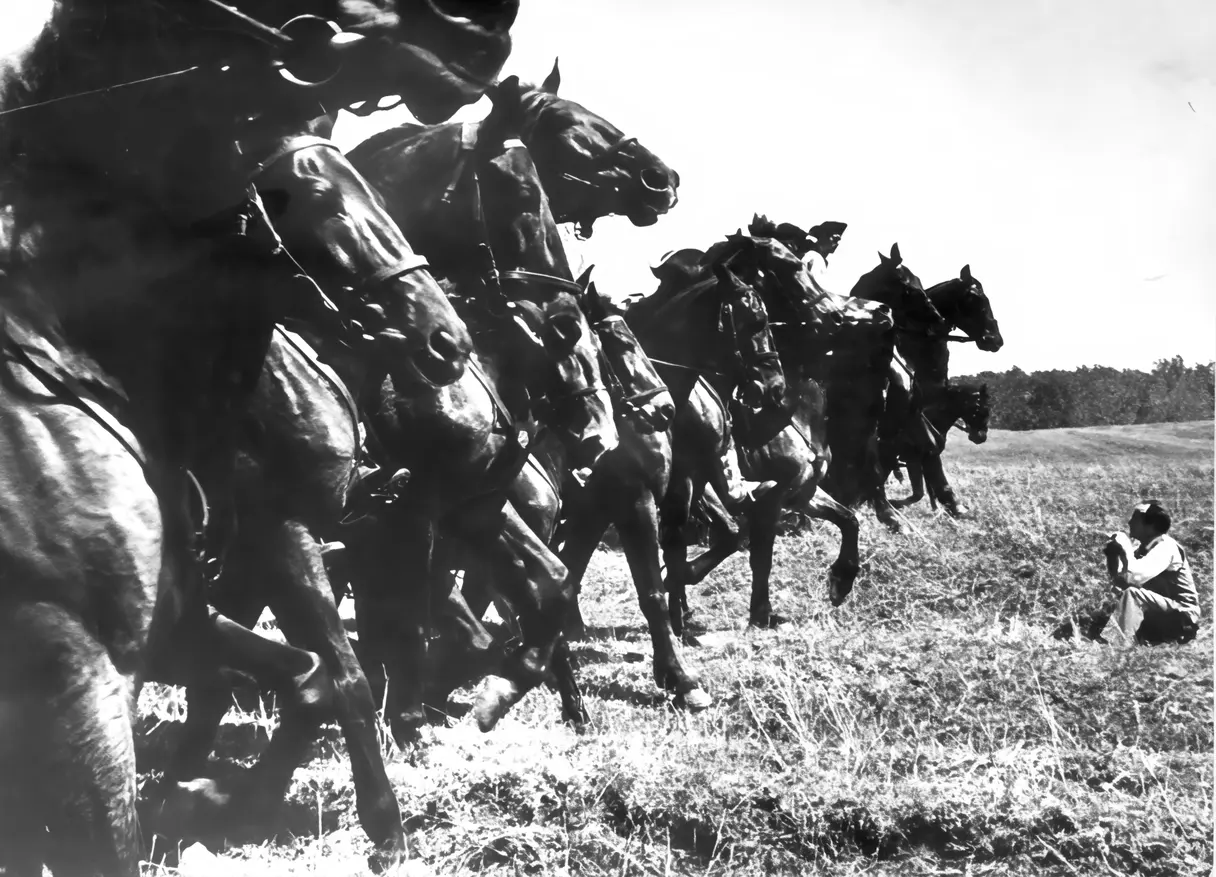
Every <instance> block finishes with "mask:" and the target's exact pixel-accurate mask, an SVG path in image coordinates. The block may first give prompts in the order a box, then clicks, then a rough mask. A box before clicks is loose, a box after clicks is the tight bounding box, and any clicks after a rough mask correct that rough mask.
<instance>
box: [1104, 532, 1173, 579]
mask: <svg viewBox="0 0 1216 877" xmlns="http://www.w3.org/2000/svg"><path fill="white" fill-rule="evenodd" d="M1171 560H1173V552H1172V551H1171V549H1170V546H1169V545H1167V544H1166V543H1164V542H1158V543H1157V544H1156V545H1154V546H1153V547H1152V548H1151V549H1149V552H1148V553H1147V554H1145V555H1144V557H1139V558H1137V557H1136V556H1135V555H1134V554H1132V555H1128V557H1127V569H1125V570H1123V571H1122V572H1120V573H1117V574H1116V575H1115V578H1117V579H1119V580H1120V581H1121V582H1122V584H1123V585H1124V587H1128V588H1137V587H1140V586H1141V585H1143V584H1145V583H1147V582H1150V581H1152V580H1153V579H1155V578H1157V576H1159V575H1161V574H1162V573H1163V572H1165V571H1166V570H1167V569H1169V566H1170V561H1171Z"/></svg>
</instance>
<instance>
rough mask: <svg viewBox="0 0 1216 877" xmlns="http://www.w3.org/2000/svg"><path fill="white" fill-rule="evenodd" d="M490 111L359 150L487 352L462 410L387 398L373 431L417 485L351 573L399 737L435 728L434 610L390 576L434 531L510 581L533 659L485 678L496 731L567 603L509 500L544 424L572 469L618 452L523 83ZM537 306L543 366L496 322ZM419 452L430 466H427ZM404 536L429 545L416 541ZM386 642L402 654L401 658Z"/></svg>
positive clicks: (548, 559) (560, 571) (438, 402)
mask: <svg viewBox="0 0 1216 877" xmlns="http://www.w3.org/2000/svg"><path fill="white" fill-rule="evenodd" d="M493 98H494V102H495V106H494V109H493V111H492V112H491V113H490V115H489V116H487V118H486V119H485V120H483V121H482V122H479V123H467V124H464V125H446V126H439V127H435V128H430V129H420V128H417V127H413V128H410V127H402V128H397V129H393V130H391V131H386V132H384V133H383V134H381V135H377V136H376V137H373V138H371V140H369V141H367V142H366V143H364V144H361V145H360V146H359V147H357V148H356V149H355V150H353V151H352V153H351V158H352V161H354V162H355V164H356V166H358V167H359V168H360V169H361V170H362V171H363V172H364V173H365V174H366V175H367V176H368V178H369V179H371V180H373V181H374V182H375V184H376V185H377V186H378V187H379V189H380V191H381V192H382V193H383V195H384V198H385V201H386V204H387V206H388V209H389V212H390V213H391V214H392V215H393V216H394V218H395V219H396V220H397V221H398V222H399V223H400V224H401V226H402V228H403V229H404V230H405V231H406V233H407V234H409V235H411V238H412V240H414V241H416V242H417V245H418V246H419V247H420V248H423V249H424V250H425V251H426V252H427V253H428V254H429V256H430V258H431V261H432V263H433V264H434V265H435V266H436V270H437V271H438V272H439V273H440V274H442V275H444V276H446V277H448V278H449V279H451V280H453V281H454V282H455V283H456V289H457V291H458V292H460V293H463V294H464V296H465V297H466V300H467V304H468V307H469V309H470V310H469V314H470V316H469V319H470V321H471V323H472V324H473V325H474V335H475V338H477V344H478V351H479V353H480V354H481V356H480V357H479V363H480V366H481V369H480V374H481V377H480V380H481V386H479V387H477V388H475V389H474V390H473V391H471V392H469V393H468V394H467V395H466V396H464V397H462V398H452V399H448V400H444V399H440V398H438V397H437V398H436V399H435V400H434V402H426V401H425V400H424V399H418V400H415V401H412V402H411V400H409V399H406V398H402V397H401V396H400V395H399V394H398V393H396V392H395V391H394V390H393V388H391V387H387V386H386V387H385V388H384V392H383V393H382V394H381V395H380V398H379V399H378V400H376V402H375V403H374V412H373V415H372V418H371V428H372V432H373V434H374V435H375V436H376V439H377V441H378V443H379V444H380V445H381V446H382V447H383V448H384V449H385V455H386V459H391V460H392V461H394V462H393V465H406V466H408V467H409V468H410V469H411V471H412V472H413V473H414V474H413V477H412V480H411V482H410V484H409V486H408V488H407V490H406V491H405V493H404V495H403V498H402V501H401V502H400V503H398V504H396V506H395V508H394V510H393V512H392V514H391V515H384V516H382V517H383V519H384V520H383V524H382V526H380V527H379V528H365V532H369V533H375V534H376V535H375V536H371V537H369V538H368V541H367V542H366V543H364V544H366V546H367V547H366V548H365V549H364V551H363V555H364V556H363V558H361V559H360V560H359V561H357V562H358V565H359V570H358V572H357V573H356V574H355V575H354V576H353V579H354V583H355V586H356V590H355V593H356V601H357V605H358V609H357V612H358V617H359V621H360V631H361V638H362V639H363V641H364V643H365V644H367V646H368V648H369V651H371V652H374V653H375V654H376V655H377V657H378V659H379V660H383V661H384V662H385V664H386V669H387V670H388V677H389V694H388V713H389V716H390V718H391V719H392V721H393V725H394V730H395V733H397V735H398V736H399V737H400V736H403V735H408V734H410V733H412V731H413V729H414V728H416V727H417V725H419V724H420V723H421V722H422V721H423V720H424V714H423V712H422V699H423V694H422V692H423V687H424V682H423V675H424V670H425V666H426V664H425V656H424V652H423V649H424V646H425V643H426V633H427V626H428V623H429V621H430V614H431V613H430V612H429V610H428V608H427V606H426V605H422V606H419V605H417V603H416V602H411V601H416V600H417V599H418V597H419V594H418V593H414V594H406V593H403V592H402V590H401V589H400V587H397V586H395V585H394V582H393V579H394V577H395V576H397V575H399V574H400V571H401V570H403V569H423V570H425V569H427V568H428V567H431V566H433V565H434V564H433V563H432V555H431V542H430V538H429V535H428V534H429V530H428V525H429V523H430V522H435V523H437V524H438V531H439V533H440V534H442V535H444V536H445V537H447V538H449V539H454V540H457V541H458V542H459V544H460V545H461V546H464V548H463V549H462V551H463V553H467V552H468V550H469V549H470V548H471V549H472V550H473V552H474V554H476V555H478V556H480V557H482V558H483V560H484V561H485V562H486V563H489V564H490V565H492V566H493V567H494V568H495V569H496V570H498V571H500V573H501V574H500V575H499V576H498V577H497V579H496V585H497V586H498V587H499V588H500V589H502V591H503V593H504V594H505V595H506V596H507V598H508V599H509V600H510V601H511V603H512V605H513V606H515V608H516V610H517V611H518V612H519V614H520V623H521V629H522V632H523V643H522V645H521V648H520V649H519V651H518V652H517V653H516V654H514V655H513V656H511V658H510V659H509V660H508V661H507V662H506V663H505V664H504V666H503V667H501V668H500V672H499V673H498V674H495V675H493V676H492V677H491V678H490V679H489V680H488V682H487V685H486V686H485V687H484V688H483V689H482V692H481V695H480V696H479V700H478V703H477V706H476V707H475V713H476V715H477V718H478V722H479V724H480V725H481V726H482V728H483V729H487V730H488V729H489V728H491V727H493V725H494V724H495V723H496V722H497V721H498V719H499V718H501V716H502V715H504V714H505V713H506V711H507V710H508V709H509V708H510V707H511V706H512V705H513V704H514V703H516V702H518V700H519V699H521V698H522V697H523V696H524V695H525V694H526V693H527V691H528V690H530V689H531V688H532V687H534V686H535V685H536V684H537V683H538V682H540V681H541V680H542V679H543V678H544V677H545V675H546V674H547V672H548V667H549V663H550V658H551V655H552V652H553V649H554V648H555V646H556V642H557V637H558V633H559V631H560V627H561V624H562V622H563V621H564V616H565V614H566V612H567V610H568V607H569V603H570V599H571V595H570V590H569V586H568V584H567V581H566V568H565V566H564V565H563V564H562V563H561V562H560V560H559V559H558V558H557V557H556V556H555V555H554V554H553V553H552V551H550V549H549V548H548V547H547V546H546V545H545V543H544V541H543V540H542V539H541V538H540V537H539V536H538V535H537V534H536V532H535V531H534V530H532V528H530V527H528V526H527V524H526V523H525V522H524V521H523V519H522V518H521V517H520V514H519V511H518V510H517V509H516V508H515V507H514V506H513V505H512V504H511V503H510V502H508V500H507V495H506V489H507V487H508V486H509V485H510V484H511V482H512V481H513V480H514V479H515V477H516V476H517V474H518V472H519V471H520V469H521V468H522V467H523V465H524V461H525V459H526V457H527V454H526V447H527V446H528V445H529V444H531V443H532V442H533V441H535V440H536V439H537V433H538V427H539V429H540V430H541V431H543V432H544V433H546V434H550V435H554V436H556V437H557V438H558V439H559V440H560V441H561V442H562V444H563V445H564V447H565V448H566V449H567V450H568V452H569V453H570V454H571V458H572V465H573V466H574V467H575V468H586V469H590V468H592V467H594V466H595V464H596V463H597V462H598V461H599V459H600V458H601V457H602V456H603V455H604V454H605V453H608V452H611V451H612V450H613V449H614V448H615V447H616V446H617V444H618V442H619V437H618V434H617V430H616V427H615V424H614V423H613V420H612V411H611V405H610V402H609V397H608V391H607V387H606V386H605V385H604V383H603V374H602V370H601V366H600V353H599V350H598V348H597V346H596V343H595V337H594V334H593V333H592V332H591V330H590V328H589V326H588V325H587V321H586V318H585V316H584V314H583V313H582V310H581V308H580V307H579V301H578V299H579V297H580V296H581V294H582V288H581V287H580V286H579V285H578V284H576V283H575V282H574V281H573V278H572V277H571V273H570V268H569V265H568V263H567V261H566V256H565V252H564V250H563V249H562V246H561V241H560V238H559V236H558V235H557V231H556V224H555V222H554V217H553V215H552V213H551V211H550V209H549V205H548V201H547V199H546V198H545V193H544V191H543V189H542V187H541V185H540V182H539V178H538V176H537V171H536V168H535V166H534V165H533V163H532V161H531V158H530V156H529V153H528V151H527V150H526V149H524V148H523V145H522V143H519V142H518V140H517V139H515V137H514V134H515V132H516V131H517V130H518V129H517V127H516V126H517V122H516V121H515V114H516V109H517V107H518V100H519V97H518V85H517V83H516V82H515V81H514V80H513V79H512V80H508V81H506V82H504V83H503V84H502V85H500V86H499V88H498V89H496V90H495V91H494V92H493ZM538 309H540V310H542V311H544V313H546V314H548V315H549V320H548V324H547V325H545V326H543V327H541V326H537V327H534V328H533V330H532V331H533V332H534V333H535V334H536V335H539V336H540V340H541V341H542V343H543V344H544V346H545V348H546V349H547V350H548V356H549V358H550V361H549V362H548V364H547V365H546V364H544V363H535V362H534V363H533V364H532V365H529V359H528V358H527V357H520V356H519V354H518V352H514V353H513V352H512V350H511V349H510V348H509V347H507V346H506V344H505V341H504V339H509V338H510V337H511V335H510V333H505V334H504V331H503V330H504V320H503V318H502V317H495V314H496V313H498V312H505V314H507V315H508V316H507V318H506V322H505V326H506V327H507V328H510V327H511V325H512V320H511V316H510V315H512V314H513V315H515V319H517V320H518V319H523V318H525V317H526V316H527V314H528V313H529V312H530V311H537V310H538ZM552 357H557V359H556V360H553V359H552ZM554 367H555V368H556V373H552V374H551V373H550V371H551V370H552V369H553V368H554ZM538 375H540V376H541V381H540V382H539V383H538V380H537V376H538ZM533 415H536V417H535V418H533ZM427 436H434V437H435V438H434V439H431V440H429V441H427V440H425V437H427ZM517 436H522V438H523V441H520V440H519V439H518V438H517ZM423 454H425V464H424V465H420V466H419V468H417V469H415V466H416V465H419V463H421V460H422V458H421V457H420V455H423ZM408 533H413V534H416V535H418V537H419V538H418V539H416V540H414V541H415V543H416V544H413V545H410V544H409V540H408V539H406V538H405V537H404V534H408ZM432 580H433V581H435V582H436V583H437V585H436V586H437V587H438V589H439V590H438V591H427V592H426V593H425V594H424V595H423V596H425V597H427V599H430V600H432V601H434V605H435V606H436V607H438V605H439V604H440V603H442V602H445V601H446V595H445V594H444V593H443V591H444V588H445V587H450V582H447V583H446V584H439V582H440V580H444V581H445V582H446V576H433V577H432ZM365 622H366V627H365V626H364V625H365ZM390 639H396V641H397V642H396V643H395V647H394V648H391V649H390V648H388V646H387V645H386V644H387V643H388V641H389V640H390ZM377 644H385V645H383V646H378V645H377Z"/></svg>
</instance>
